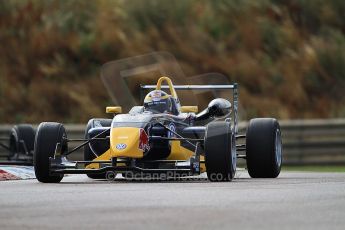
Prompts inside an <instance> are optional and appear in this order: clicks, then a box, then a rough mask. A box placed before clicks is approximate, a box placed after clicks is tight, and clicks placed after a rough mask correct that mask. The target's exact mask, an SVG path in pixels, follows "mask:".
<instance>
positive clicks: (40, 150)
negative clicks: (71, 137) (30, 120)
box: [34, 122, 67, 183]
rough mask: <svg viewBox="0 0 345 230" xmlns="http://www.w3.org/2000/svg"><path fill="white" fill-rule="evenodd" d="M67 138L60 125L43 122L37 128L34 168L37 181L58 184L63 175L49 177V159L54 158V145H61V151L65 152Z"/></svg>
mask: <svg viewBox="0 0 345 230" xmlns="http://www.w3.org/2000/svg"><path fill="white" fill-rule="evenodd" d="M63 137H65V138H67V135H66V131H65V128H64V126H63V125H62V124H59V123H54V122H43V123H41V124H40V125H39V126H38V129H37V134H36V139H35V151H34V168H35V175H36V178H37V180H38V181H40V182H43V183H59V182H60V181H61V180H62V178H63V176H64V175H51V174H50V162H49V158H50V157H54V153H55V149H56V144H57V143H61V149H62V151H66V150H67V142H65V141H63Z"/></svg>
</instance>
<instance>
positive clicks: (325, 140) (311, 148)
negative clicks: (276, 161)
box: [0, 119, 345, 165]
mask: <svg viewBox="0 0 345 230" xmlns="http://www.w3.org/2000/svg"><path fill="white" fill-rule="evenodd" d="M280 125H281V129H282V135H283V151H284V152H283V154H284V158H283V161H284V165H312V164H314V165H345V119H329V120H289V121H280ZM85 126H86V125H74V124H68V125H66V126H65V127H66V129H67V134H68V137H69V138H82V137H83V136H84V129H85ZM11 127H12V125H0V138H4V137H7V136H8V133H9V131H10V129H11ZM246 127H247V123H246V122H241V123H240V125H239V129H240V133H241V132H242V133H243V132H245V128H246ZM71 147H73V145H72V146H71ZM0 151H3V150H0ZM72 159H73V160H77V159H79V160H81V159H82V150H81V151H79V152H77V153H76V154H75V155H74V156H73V158H72Z"/></svg>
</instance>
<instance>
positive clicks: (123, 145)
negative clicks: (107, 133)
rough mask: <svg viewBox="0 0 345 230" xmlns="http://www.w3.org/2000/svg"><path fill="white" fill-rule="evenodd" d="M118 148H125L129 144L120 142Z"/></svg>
mask: <svg viewBox="0 0 345 230" xmlns="http://www.w3.org/2000/svg"><path fill="white" fill-rule="evenodd" d="M116 148H117V149H118V150H123V149H125V148H127V145H126V144H124V143H120V144H117V145H116Z"/></svg>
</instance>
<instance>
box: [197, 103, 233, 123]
mask: <svg viewBox="0 0 345 230" xmlns="http://www.w3.org/2000/svg"><path fill="white" fill-rule="evenodd" d="M230 113H231V103H230V101H228V100H225V99H223V98H217V99H214V100H212V101H211V102H210V103H209V104H208V106H207V108H206V109H204V110H203V111H201V112H200V113H198V114H197V115H196V118H195V119H196V121H205V120H208V119H214V118H219V117H224V116H227V115H229V114H230Z"/></svg>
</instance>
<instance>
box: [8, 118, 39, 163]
mask: <svg viewBox="0 0 345 230" xmlns="http://www.w3.org/2000/svg"><path fill="white" fill-rule="evenodd" d="M35 134H36V131H35V129H34V128H33V127H32V125H29V124H20V125H15V126H13V128H12V129H11V133H10V143H9V147H10V153H9V159H11V158H12V157H14V156H15V155H16V154H17V153H21V154H27V155H32V153H33V151H34V143H35ZM23 144H25V147H24V145H23Z"/></svg>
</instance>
